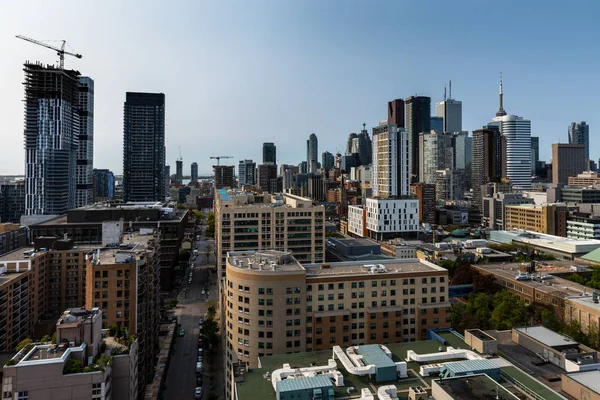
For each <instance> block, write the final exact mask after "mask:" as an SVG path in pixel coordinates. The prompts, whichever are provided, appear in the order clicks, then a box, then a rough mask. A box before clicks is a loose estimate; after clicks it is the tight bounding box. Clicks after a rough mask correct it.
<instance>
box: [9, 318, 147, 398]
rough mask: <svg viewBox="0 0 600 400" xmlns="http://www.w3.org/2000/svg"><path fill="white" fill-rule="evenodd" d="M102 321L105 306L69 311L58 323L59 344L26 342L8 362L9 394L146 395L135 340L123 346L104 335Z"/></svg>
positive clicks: (35, 396)
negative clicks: (26, 344) (30, 343)
mask: <svg viewBox="0 0 600 400" xmlns="http://www.w3.org/2000/svg"><path fill="white" fill-rule="evenodd" d="M101 321H102V310H98V309H93V310H86V309H85V308H79V307H78V308H73V309H69V310H65V312H64V314H63V315H62V316H61V317H60V318H59V320H58V322H56V337H57V338H59V339H58V342H57V343H56V344H53V343H35V344H32V346H31V347H30V346H25V347H24V348H23V349H22V350H21V351H19V352H18V353H17V354H16V355H15V356H14V357H13V358H12V359H10V360H9V361H8V362H7V365H6V366H5V367H4V370H3V378H2V387H3V393H4V394H5V398H9V397H6V395H7V394H10V395H11V396H10V398H11V399H12V398H13V397H12V394H14V398H15V399H32V400H33V399H77V400H79V399H81V400H83V399H93V400H104V399H111V398H112V399H123V400H136V399H138V398H139V397H138V396H139V395H143V389H145V388H144V387H141V388H140V387H139V386H138V370H137V366H138V364H137V358H138V352H137V341H136V340H135V339H132V340H131V341H130V342H128V343H127V344H126V345H124V344H120V343H117V342H116V341H115V338H112V337H108V338H106V339H105V340H103V336H102V329H101V327H100V323H101ZM60 339H64V340H62V341H61V340H60ZM103 346H105V350H102V347H103ZM138 390H139V392H138Z"/></svg>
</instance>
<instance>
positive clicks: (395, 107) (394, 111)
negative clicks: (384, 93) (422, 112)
mask: <svg viewBox="0 0 600 400" xmlns="http://www.w3.org/2000/svg"><path fill="white" fill-rule="evenodd" d="M387 122H388V125H396V126H397V127H398V128H404V127H405V125H404V123H405V121H404V100H402V99H396V100H392V101H389V102H388V121H387Z"/></svg>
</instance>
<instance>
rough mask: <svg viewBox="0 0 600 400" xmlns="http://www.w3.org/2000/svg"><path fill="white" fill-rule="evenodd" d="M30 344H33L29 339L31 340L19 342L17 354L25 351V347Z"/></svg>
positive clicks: (16, 348)
mask: <svg viewBox="0 0 600 400" xmlns="http://www.w3.org/2000/svg"><path fill="white" fill-rule="evenodd" d="M28 344H31V339H29V338H26V339H23V340H21V341H20V342H19V344H17V347H15V350H16V351H17V352H18V351H21V349H23V347H25V346H27V345H28Z"/></svg>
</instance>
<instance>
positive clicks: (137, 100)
mask: <svg viewBox="0 0 600 400" xmlns="http://www.w3.org/2000/svg"><path fill="white" fill-rule="evenodd" d="M164 167H165V95H164V94H163V93H133V92H127V94H126V99H125V104H124V106H123V185H124V190H123V200H125V201H126V202H127V201H163V200H164V199H165V195H166V193H165V176H164V174H165V168H164Z"/></svg>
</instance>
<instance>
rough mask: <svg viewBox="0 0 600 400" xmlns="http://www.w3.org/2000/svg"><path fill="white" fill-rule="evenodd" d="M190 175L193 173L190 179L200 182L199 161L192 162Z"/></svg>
mask: <svg viewBox="0 0 600 400" xmlns="http://www.w3.org/2000/svg"><path fill="white" fill-rule="evenodd" d="M190 175H191V177H190V178H191V179H190V181H191V182H193V183H197V182H198V163H197V162H193V163H192V165H191V173H190Z"/></svg>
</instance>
